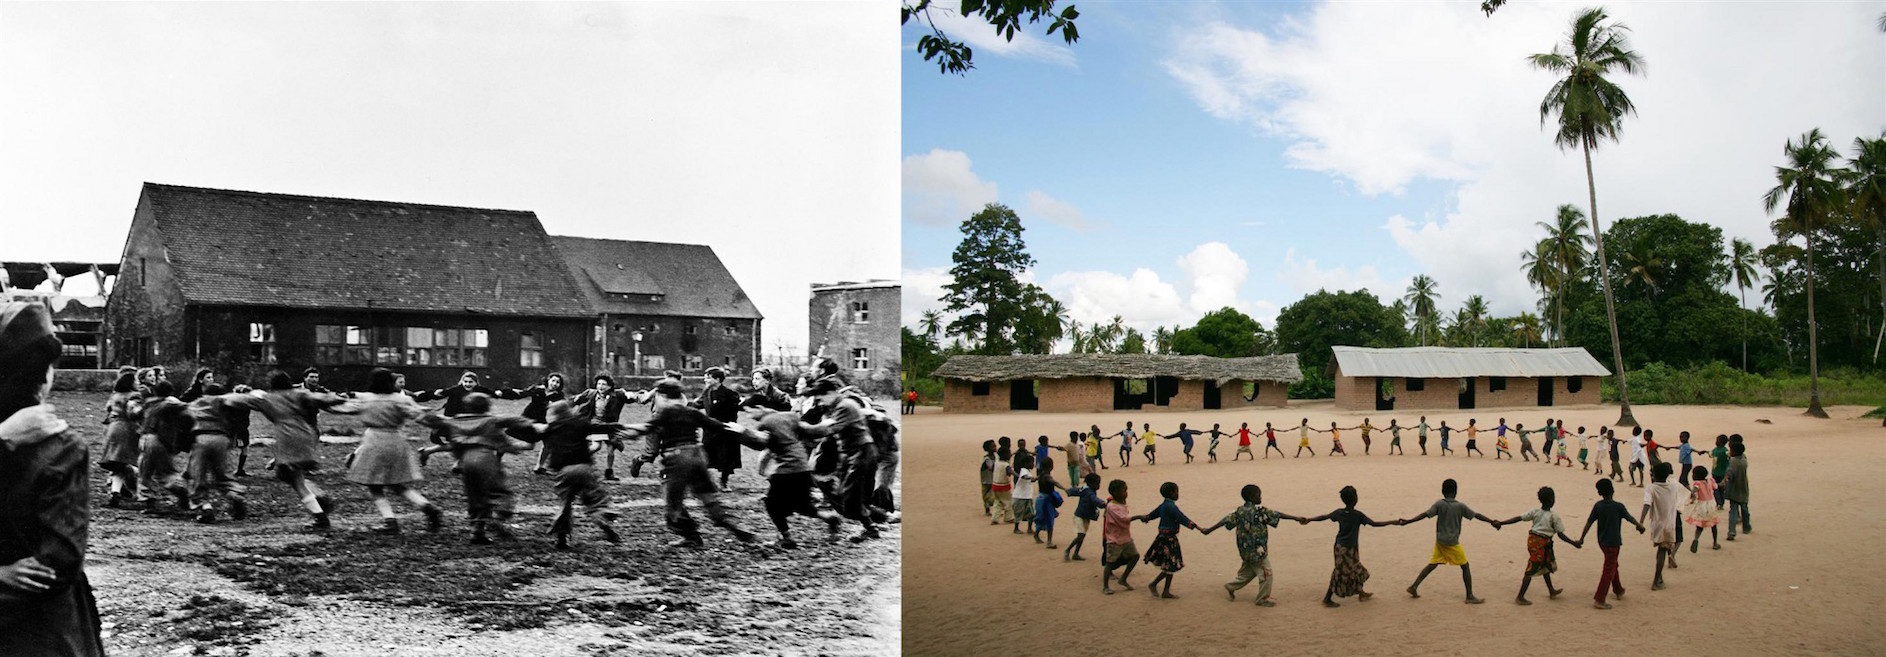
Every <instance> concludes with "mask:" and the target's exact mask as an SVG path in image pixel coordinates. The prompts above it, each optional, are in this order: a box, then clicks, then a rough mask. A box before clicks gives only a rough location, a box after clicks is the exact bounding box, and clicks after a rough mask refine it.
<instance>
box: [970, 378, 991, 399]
mask: <svg viewBox="0 0 1886 657" xmlns="http://www.w3.org/2000/svg"><path fill="white" fill-rule="evenodd" d="M969 394H972V395H975V396H977V397H987V396H989V382H988V381H971V382H969Z"/></svg>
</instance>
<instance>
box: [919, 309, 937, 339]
mask: <svg viewBox="0 0 1886 657" xmlns="http://www.w3.org/2000/svg"><path fill="white" fill-rule="evenodd" d="M917 330H919V331H923V337H925V338H927V339H929V340H930V343H931V344H936V336H937V333H939V332H941V331H942V330H943V313H940V312H937V311H935V310H925V311H923V314H922V315H919V316H918V319H917Z"/></svg>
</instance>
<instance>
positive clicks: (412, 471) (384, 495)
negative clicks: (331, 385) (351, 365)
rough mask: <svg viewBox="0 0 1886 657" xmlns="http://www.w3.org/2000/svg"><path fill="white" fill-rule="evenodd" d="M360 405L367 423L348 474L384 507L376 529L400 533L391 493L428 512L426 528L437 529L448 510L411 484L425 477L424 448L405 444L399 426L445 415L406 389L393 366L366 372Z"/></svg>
mask: <svg viewBox="0 0 1886 657" xmlns="http://www.w3.org/2000/svg"><path fill="white" fill-rule="evenodd" d="M354 403H355V404H356V405H358V407H359V416H360V423H361V424H362V425H365V426H366V427H367V431H366V434H365V435H364V436H362V437H361V439H360V448H359V449H357V450H355V451H354V454H355V458H354V462H353V465H351V466H349V467H348V469H347V480H348V481H351V482H354V483H356V484H361V485H364V486H366V487H367V494H369V495H372V496H373V506H374V507H375V508H377V509H379V510H380V519H381V526H380V527H379V528H378V529H375V530H374V531H375V532H377V533H381V534H398V533H400V529H399V519H398V518H396V517H394V515H393V501H392V500H391V499H388V494H389V493H391V494H393V495H399V496H401V497H404V498H406V501H407V502H410V503H412V505H413V506H415V507H418V509H419V511H420V513H424V514H425V515H426V531H438V530H439V527H440V526H441V525H443V524H444V514H442V513H440V512H439V507H436V506H433V505H432V502H431V501H429V500H427V499H426V496H424V495H421V494H419V491H418V490H415V489H413V488H412V485H413V484H415V483H418V482H419V481H421V480H423V479H425V475H424V474H422V473H421V472H420V470H419V454H418V453H417V452H414V451H413V449H412V448H411V447H409V446H407V444H406V435H405V434H404V433H401V432H400V428H401V427H403V426H405V424H406V422H407V421H409V420H419V421H420V422H421V423H425V424H439V423H441V422H442V420H440V419H438V417H437V416H435V415H432V414H431V413H430V412H428V411H427V410H426V408H425V407H423V406H420V405H419V403H418V402H415V401H413V399H412V398H411V397H407V396H406V395H404V394H402V393H401V392H400V389H399V385H398V382H397V380H396V378H395V377H394V374H393V372H392V371H390V370H387V369H386V368H383V367H376V368H374V369H373V372H372V373H370V374H368V375H367V394H365V395H361V396H360V398H359V399H357V400H355V402H354Z"/></svg>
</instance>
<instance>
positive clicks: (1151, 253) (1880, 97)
mask: <svg viewBox="0 0 1886 657" xmlns="http://www.w3.org/2000/svg"><path fill="white" fill-rule="evenodd" d="M1590 4H1591V3H1588V2H1578V3H1564V2H1545V1H1540V0H1515V1H1514V2H1511V3H1509V4H1507V5H1506V6H1505V7H1504V8H1502V9H1500V10H1499V11H1498V12H1497V13H1495V14H1494V15H1493V16H1491V17H1488V16H1486V15H1483V14H1482V13H1481V12H1480V11H1479V9H1478V3H1475V2H1448V3H1439V2H1419V3H1390V2H1297V3H1281V2H1280V3H1224V4H1209V3H1192V4H1172V3H1126V4H1106V3H1081V5H1080V8H1081V17H1080V19H1079V25H1080V34H1081V40H1080V42H1079V43H1078V44H1076V45H1074V46H1072V47H1068V46H1064V45H1062V44H1061V43H1060V39H1059V38H1058V37H1053V38H1048V39H1043V38H1042V37H1040V36H1037V35H1036V34H1034V33H1031V34H1029V35H1026V36H1024V35H1019V34H1018V36H1017V38H1016V42H1014V43H1003V42H1001V41H999V40H996V39H993V38H991V37H989V36H987V35H984V34H983V33H982V30H977V29H973V27H972V26H970V25H967V24H964V23H962V22H961V21H958V20H953V19H952V17H950V16H948V15H942V16H940V17H939V18H940V23H939V24H940V25H943V26H944V27H945V28H946V29H949V30H951V34H952V35H958V36H960V37H963V38H968V39H971V45H972V46H973V47H975V48H976V50H975V53H976V63H977V66H978V68H977V69H976V70H975V71H972V72H971V73H969V75H967V76H962V77H958V76H944V75H938V74H937V72H936V67H935V66H934V65H931V64H928V63H925V62H923V61H922V59H921V57H920V56H919V55H918V54H917V53H916V52H915V51H914V49H913V48H912V46H913V45H914V44H915V42H916V40H917V38H918V37H919V36H921V34H922V32H921V31H919V30H918V29H917V28H910V27H907V28H906V29H905V31H904V46H905V52H904V55H903V65H904V108H905V111H904V132H903V155H904V160H903V166H902V175H903V183H904V197H903V211H904V212H903V224H904V263H903V266H904V270H905V272H904V273H905V306H904V311H905V317H906V319H905V321H906V323H911V322H914V318H915V317H916V315H917V314H918V313H920V312H921V311H923V310H924V309H926V308H935V307H937V306H938V304H937V302H936V301H935V299H936V298H937V296H939V295H940V294H941V285H943V284H944V283H946V282H947V281H948V280H949V279H948V275H947V271H948V268H949V264H950V263H949V254H950V250H951V248H952V247H953V246H954V245H955V244H956V242H957V241H959V240H960V237H961V236H960V234H959V233H958V232H957V231H956V225H957V224H958V223H960V222H961V221H962V220H963V219H964V218H966V217H967V216H968V215H969V214H970V213H972V212H974V211H975V210H976V209H977V208H980V207H981V206H982V204H983V203H986V202H990V201H999V202H1002V203H1005V204H1007V205H1009V206H1010V207H1011V208H1013V209H1015V210H1016V211H1017V212H1018V213H1019V214H1020V215H1021V217H1022V223H1023V225H1024V226H1025V227H1026V229H1027V233H1026V238H1027V241H1028V245H1029V248H1030V250H1031V251H1032V252H1033V254H1034V255H1035V256H1036V257H1037V258H1038V259H1039V261H1040V264H1039V266H1038V267H1036V268H1035V270H1034V271H1032V272H1030V274H1029V275H1030V277H1031V279H1032V280H1034V281H1036V282H1039V283H1041V284H1043V285H1044V286H1045V287H1046V288H1047V289H1048V291H1049V292H1051V293H1053V294H1054V295H1055V296H1056V297H1057V298H1059V299H1061V300H1062V301H1063V302H1065V303H1067V304H1068V306H1069V307H1070V311H1071V315H1072V316H1073V318H1074V319H1076V320H1079V321H1082V322H1083V323H1085V322H1093V321H1098V320H1104V319H1106V318H1108V317H1111V316H1112V315H1115V314H1119V315H1123V316H1124V317H1125V319H1126V320H1127V321H1128V323H1129V324H1132V325H1135V326H1139V327H1142V328H1146V327H1150V326H1154V325H1160V324H1164V325H1172V324H1175V323H1183V324H1188V325H1189V324H1190V323H1192V322H1194V321H1196V320H1197V319H1198V317H1199V316H1201V315H1202V314H1204V313H1205V312H1208V311H1211V310H1214V309H1217V308H1220V307H1223V306H1226V305H1231V306H1234V307H1237V308H1238V309H1240V310H1243V311H1244V312H1247V313H1250V314H1253V315H1254V316H1256V317H1258V318H1259V319H1260V320H1262V321H1263V322H1264V323H1265V325H1266V326H1271V325H1272V324H1273V321H1274V318H1275V317H1276V314H1277V311H1278V310H1279V309H1280V308H1281V307H1282V306H1284V305H1288V304H1290V303H1292V302H1294V301H1296V300H1297V299H1299V298H1301V297H1302V296H1303V295H1304V294H1307V293H1311V292H1314V291H1316V290H1317V289H1319V288H1327V289H1329V290H1331V291H1335V290H1350V289H1357V288H1363V289H1368V290H1370V291H1372V292H1374V293H1375V294H1376V295H1377V296H1378V297H1379V298H1381V299H1383V301H1384V303H1387V302H1391V301H1392V300H1393V299H1395V298H1399V297H1400V296H1401V295H1402V294H1403V291H1404V290H1405V288H1406V287H1407V284H1408V280H1409V279H1410V278H1411V277H1413V276H1414V275H1415V274H1418V273H1426V274H1429V275H1431V276H1433V277H1434V278H1435V279H1437V280H1438V281H1439V283H1440V290H1441V296H1442V300H1441V306H1442V308H1443V310H1444V311H1446V312H1452V310H1453V308H1455V307H1458V305H1459V304H1460V303H1461V302H1462V301H1463V300H1464V299H1465V298H1466V297H1467V296H1468V295H1471V294H1483V295H1486V297H1487V299H1488V301H1489V302H1491V304H1492V306H1493V310H1494V311H1495V312H1496V313H1498V314H1501V315H1510V314H1514V313H1518V312H1520V311H1522V310H1532V309H1533V308H1534V304H1535V301H1536V300H1537V296H1538V295H1537V293H1536V292H1534V291H1533V290H1531V289H1530V288H1529V287H1528V285H1527V283H1526V280H1525V277H1524V276H1523V275H1522V274H1521V273H1520V269H1519V266H1520V259H1519V253H1520V251H1521V250H1523V249H1525V248H1527V247H1528V246H1529V245H1531V244H1532V243H1533V242H1535V241H1537V239H1538V238H1539V237H1540V236H1541V235H1542V232H1541V231H1540V230H1539V229H1538V228H1537V227H1535V226H1534V222H1537V221H1549V220H1550V219H1551V218H1552V216H1553V214H1554V208H1555V207H1557V206H1558V205H1560V204H1565V203H1571V204H1575V205H1577V206H1578V207H1579V208H1580V209H1581V210H1582V209H1585V206H1586V192H1585V170H1584V162H1583V160H1582V158H1581V157H1580V156H1579V155H1578V154H1577V153H1576V152H1566V151H1561V150H1559V149H1558V148H1557V147H1556V146H1555V145H1554V144H1553V143H1552V138H1551V134H1550V133H1549V132H1547V131H1545V130H1543V129H1541V127H1540V120H1539V109H1538V108H1539V102H1540V100H1541V98H1542V97H1543V96H1544V95H1545V93H1546V90H1547V88H1548V87H1550V86H1551V84H1552V83H1553V81H1554V78H1553V77H1552V76H1551V75H1550V74H1548V73H1545V72H1542V71H1536V70H1533V69H1532V68H1531V67H1530V66H1529V65H1528V64H1527V62H1526V61H1525V60H1524V57H1525V56H1526V55H1528V54H1531V53H1538V52H1546V51H1549V50H1550V49H1551V48H1552V47H1553V45H1554V44H1556V43H1558V42H1560V41H1561V40H1563V38H1564V35H1565V32H1566V29H1567V26H1568V24H1569V22H1570V20H1571V18H1572V16H1573V14H1574V12H1576V11H1577V10H1578V9H1580V8H1582V7H1584V6H1589V5H1590ZM1605 6H1606V7H1607V8H1608V9H1609V10H1610V13H1611V15H1612V16H1613V18H1614V19H1615V20H1617V21H1621V22H1623V23H1624V24H1626V25H1627V26H1629V27H1630V28H1631V29H1632V32H1631V34H1630V38H1631V39H1632V41H1633V43H1634V45H1635V48H1636V50H1637V51H1638V52H1639V53H1641V54H1642V56H1643V57H1644V59H1645V60H1646V62H1647V64H1648V67H1647V71H1646V74H1645V75H1642V76H1620V77H1618V78H1617V82H1618V84H1620V85H1621V86H1623V87H1624V89H1625V90H1626V92H1627V93H1629V94H1630V96H1631V98H1632V99H1633V100H1634V101H1635V102H1636V105H1637V110H1638V114H1637V115H1636V116H1634V117H1631V118H1629V119H1627V120H1626V122H1625V124H1624V129H1623V140H1622V141H1621V142H1620V143H1615V144H1607V145H1605V146H1604V147H1603V148H1602V149H1601V150H1599V151H1598V152H1596V153H1595V154H1594V166H1595V169H1596V179H1597V188H1598V210H1599V212H1600V216H1601V218H1602V219H1603V220H1604V221H1605V224H1606V225H1607V226H1609V225H1610V223H1611V222H1612V221H1614V220H1616V219H1618V218H1620V217H1630V216H1641V215H1647V214H1659V213H1676V214H1679V215H1681V216H1682V217H1683V218H1684V219H1687V220H1689V221H1699V222H1707V223H1710V224H1713V225H1716V226H1718V227H1721V228H1722V230H1723V232H1724V233H1725V236H1726V237H1742V238H1747V239H1749V240H1752V241H1753V242H1755V243H1756V244H1757V245H1758V246H1759V245H1764V244H1769V243H1772V242H1773V241H1774V240H1773V237H1772V236H1771V235H1770V233H1769V231H1768V229H1767V225H1768V222H1769V220H1770V217H1769V216H1768V215H1767V213H1765V212H1763V211H1762V207H1761V195H1762V194H1763V193H1764V192H1766V191H1767V190H1768V189H1769V188H1771V187H1773V186H1774V185H1775V178H1774V167H1775V166H1777V165H1780V164H1783V163H1784V162H1785V160H1784V159H1783V155H1782V149H1783V147H1784V145H1785V144H1786V142H1787V140H1789V139H1791V138H1795V137H1797V136H1799V135H1800V134H1801V133H1803V132H1806V131H1807V130H1808V129H1810V128H1815V127H1819V128H1821V130H1822V131H1823V132H1824V133H1826V134H1827V135H1828V137H1829V138H1830V140H1831V143H1832V145H1833V146H1834V147H1835V148H1836V149H1838V150H1839V151H1840V153H1841V154H1842V155H1846V154H1849V153H1851V152H1852V142H1853V140H1854V138H1855V137H1860V136H1878V135H1880V134H1881V132H1882V130H1883V129H1886V34H1882V33H1881V32H1880V30H1879V27H1878V17H1879V16H1880V14H1881V13H1882V12H1886V2H1879V1H1866V2H1818V3H1810V2H1787V3H1783V2H1733V3H1703V2H1655V3H1640V2H1611V3H1606V5H1605ZM1035 32H1037V33H1038V30H1036V31H1035ZM1757 297H1759V295H1757Z"/></svg>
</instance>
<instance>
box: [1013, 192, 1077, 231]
mask: <svg viewBox="0 0 1886 657" xmlns="http://www.w3.org/2000/svg"><path fill="white" fill-rule="evenodd" d="M1023 208H1024V211H1025V212H1026V213H1027V216H1030V217H1040V218H1042V219H1046V220H1048V221H1049V222H1052V223H1054V224H1057V225H1060V226H1063V227H1066V228H1072V229H1074V230H1085V229H1087V218H1086V217H1084V216H1082V215H1081V211H1080V208H1077V207H1074V204H1072V203H1068V202H1067V201H1063V200H1061V199H1058V198H1055V197H1052V196H1049V195H1047V194H1045V193H1042V192H1041V191H1039V190H1029V192H1028V196H1027V201H1026V205H1024V206H1023Z"/></svg>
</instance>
